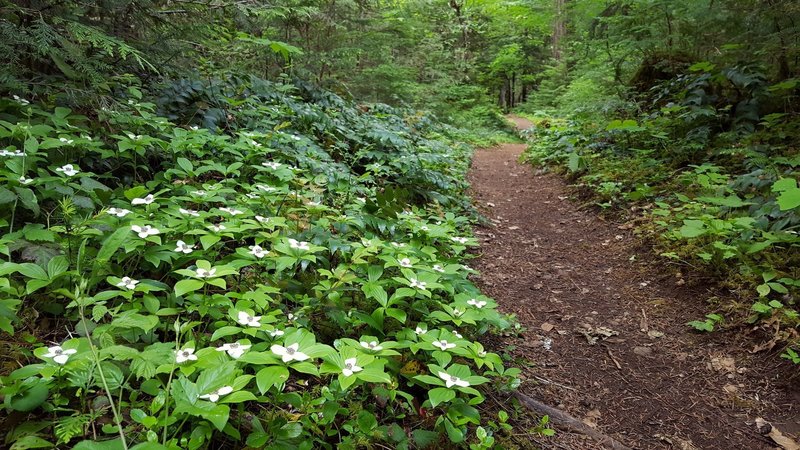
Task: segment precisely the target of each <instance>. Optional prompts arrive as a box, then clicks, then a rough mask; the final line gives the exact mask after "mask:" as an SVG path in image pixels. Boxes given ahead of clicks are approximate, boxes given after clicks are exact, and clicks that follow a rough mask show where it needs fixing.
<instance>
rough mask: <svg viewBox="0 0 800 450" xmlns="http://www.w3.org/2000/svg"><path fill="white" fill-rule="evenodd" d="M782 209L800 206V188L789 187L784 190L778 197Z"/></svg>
mask: <svg viewBox="0 0 800 450" xmlns="http://www.w3.org/2000/svg"><path fill="white" fill-rule="evenodd" d="M777 202H778V206H779V207H780V208H781V211H786V210H789V209H794V208H797V207H798V206H800V189H797V188H795V189H788V190H786V191H783V192H782V193H781V195H779V196H778V199H777Z"/></svg>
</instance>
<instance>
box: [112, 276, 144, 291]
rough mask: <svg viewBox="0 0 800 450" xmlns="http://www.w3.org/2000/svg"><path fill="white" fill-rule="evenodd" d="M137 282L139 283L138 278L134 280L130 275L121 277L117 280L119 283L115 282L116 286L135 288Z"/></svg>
mask: <svg viewBox="0 0 800 450" xmlns="http://www.w3.org/2000/svg"><path fill="white" fill-rule="evenodd" d="M137 284H139V280H134V279H133V278H131V277H122V279H120V280H119V283H117V287H125V288H128V289H135V288H136V285H137Z"/></svg>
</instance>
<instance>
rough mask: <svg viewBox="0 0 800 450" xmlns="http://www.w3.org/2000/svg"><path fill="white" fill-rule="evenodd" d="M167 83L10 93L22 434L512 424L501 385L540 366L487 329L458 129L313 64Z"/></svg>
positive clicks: (327, 431)
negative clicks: (503, 346) (353, 89)
mask: <svg viewBox="0 0 800 450" xmlns="http://www.w3.org/2000/svg"><path fill="white" fill-rule="evenodd" d="M187 86H189V87H191V92H192V95H183V96H182V95H178V94H177V93H179V92H182V90H183V92H186V89H188V88H187ZM163 92H164V95H162V96H160V97H159V98H160V99H159V100H157V102H153V101H148V99H147V98H144V97H143V95H142V93H141V92H140V91H139V90H138V89H136V88H129V89H127V90H123V91H120V100H119V101H118V102H115V103H114V104H111V105H109V106H108V107H104V108H102V109H98V110H94V109H87V110H85V111H74V110H71V109H68V108H65V107H61V106H57V105H54V104H52V103H48V102H46V101H34V100H33V99H24V98H20V97H14V98H3V99H2V100H0V142H2V145H3V148H4V150H3V151H2V159H3V167H2V169H0V176H2V178H3V183H4V184H3V186H2V187H0V204H2V205H3V206H4V207H3V210H2V212H0V225H2V226H3V227H4V228H5V232H4V233H3V235H2V238H1V239H0V251H1V252H2V254H3V255H5V257H6V259H7V261H6V262H3V263H2V264H0V291H1V292H2V293H3V296H2V299H1V300H0V329H2V332H3V333H8V334H13V335H14V340H13V341H8V342H7V343H6V348H5V352H4V357H3V368H2V374H3V376H2V378H0V382H2V388H0V394H2V396H3V402H4V406H5V409H6V411H7V412H8V415H7V416H6V417H5V419H4V425H3V429H4V430H5V433H6V437H5V443H6V445H8V446H10V447H11V448H13V449H23V448H44V447H53V446H56V447H58V446H67V445H69V446H73V448H76V449H117V448H139V449H143V448H146V449H157V448H159V449H160V448H171V449H178V448H188V449H200V448H211V447H213V448H218V447H242V446H248V447H257V448H305V449H311V448H333V447H336V448H363V447H365V446H370V445H373V444H375V443H382V444H381V445H382V446H390V447H393V448H410V447H414V448H423V447H432V448H441V447H442V446H450V445H454V444H456V445H457V444H462V445H465V446H466V445H470V446H471V447H472V448H489V447H491V446H492V445H493V444H492V443H493V442H494V439H495V438H494V435H495V434H496V433H499V434H501V435H502V434H504V433H508V429H509V428H510V427H509V426H508V424H507V423H506V422H505V420H499V421H498V420H497V419H496V418H493V417H487V416H484V415H481V412H480V411H479V409H478V407H479V405H480V404H481V403H482V402H483V400H484V393H483V390H484V389H486V388H487V387H488V389H491V390H493V391H497V390H506V389H513V388H515V387H516V386H517V384H518V383H519V380H518V379H517V377H516V376H517V374H518V373H519V370H518V369H514V368H506V367H505V366H504V365H503V363H502V361H501V358H500V356H499V355H497V354H495V353H491V352H487V351H486V349H484V347H483V346H482V345H481V343H480V342H479V338H480V336H481V335H484V334H486V333H490V332H492V331H493V330H499V329H503V328H506V327H507V326H508V324H509V323H508V320H507V319H506V318H505V317H503V316H502V315H501V314H499V313H498V311H497V310H496V306H497V305H496V303H495V302H494V301H493V300H492V299H490V298H487V297H485V296H483V295H482V294H481V293H480V292H479V291H478V289H477V288H476V287H475V286H474V285H473V283H472V282H471V281H470V280H469V279H468V276H469V275H470V274H472V273H474V270H473V269H471V268H469V267H468V266H467V265H466V264H465V263H466V262H467V260H468V259H469V256H468V252H467V251H468V249H469V248H470V247H472V246H474V245H476V240H475V239H474V238H473V237H472V236H471V235H470V224H471V223H472V219H474V218H475V214H474V213H473V212H472V210H471V207H470V205H469V201H468V199H467V198H466V197H465V194H464V189H465V182H464V181H463V180H464V174H465V172H466V170H467V167H468V163H469V159H470V156H471V148H470V147H469V146H467V145H464V144H460V143H459V138H460V134H461V132H460V131H459V130H456V129H454V128H452V127H449V126H445V125H442V124H440V123H439V122H437V121H436V120H435V119H434V118H433V117H431V116H429V115H426V114H423V113H418V112H415V111H412V110H403V109H395V108H391V107H388V106H385V105H370V106H365V105H361V106H359V107H356V105H354V104H351V103H348V102H346V101H344V100H342V99H341V98H339V97H337V96H335V95H333V94H330V93H327V92H325V91H320V90H317V89H314V88H311V87H308V86H306V85H304V84H285V83H281V84H278V83H272V82H267V81H263V80H260V79H257V78H249V79H245V80H241V79H229V80H215V81H212V82H196V81H189V80H185V81H176V82H173V83H171V84H169V85H166V86H164V87H163ZM222 93H229V94H222ZM208 98H211V99H213V101H214V103H213V104H209V103H208V102H206V101H205V100H206V99H208ZM503 414H505V413H503ZM501 417H503V416H501ZM504 417H506V419H507V418H508V415H505V416H504Z"/></svg>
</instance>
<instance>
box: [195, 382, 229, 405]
mask: <svg viewBox="0 0 800 450" xmlns="http://www.w3.org/2000/svg"><path fill="white" fill-rule="evenodd" d="M231 392H233V388H232V387H230V386H222V387H221V388H219V389H217V390H216V391H214V392H212V393H210V394H203V395H201V396H200V397H199V398H202V399H203V400H208V401H210V402H216V401H217V400H219V398H220V397H222V396H224V395H228V394H230V393H231Z"/></svg>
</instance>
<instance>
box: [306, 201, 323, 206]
mask: <svg viewBox="0 0 800 450" xmlns="http://www.w3.org/2000/svg"><path fill="white" fill-rule="evenodd" d="M319 205H320V202H312V201H307V202H306V206H311V207H314V206H319Z"/></svg>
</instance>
